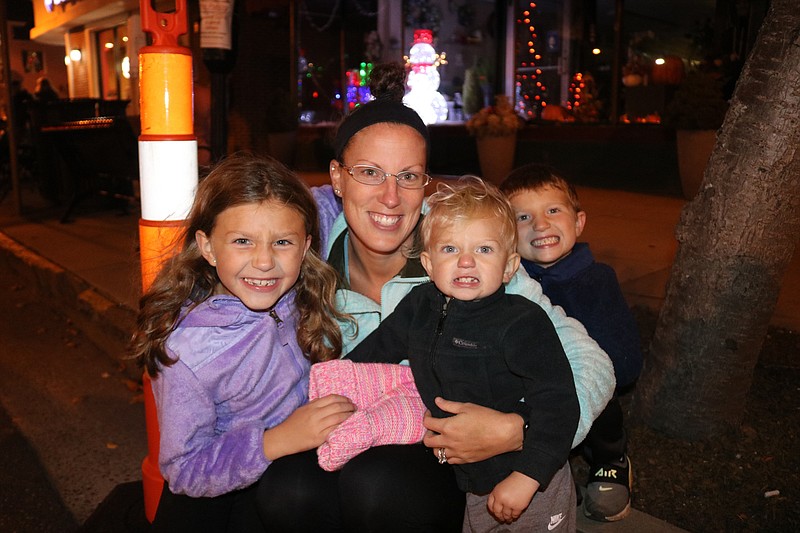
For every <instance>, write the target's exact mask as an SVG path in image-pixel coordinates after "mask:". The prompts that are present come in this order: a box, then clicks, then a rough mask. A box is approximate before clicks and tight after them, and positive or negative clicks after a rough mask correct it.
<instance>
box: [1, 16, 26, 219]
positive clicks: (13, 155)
mask: <svg viewBox="0 0 800 533" xmlns="http://www.w3.org/2000/svg"><path fill="white" fill-rule="evenodd" d="M7 6H8V4H7V3H6V2H0V49H1V50H2V54H3V55H2V57H1V58H0V63H2V67H3V72H2V75H3V79H4V80H5V81H6V82H5V93H6V94H5V100H6V102H8V124H7V130H6V135H8V155H9V165H10V168H11V196H12V197H13V198H14V213H15V214H16V215H18V216H19V215H21V214H22V191H21V189H20V186H19V167H18V165H19V161H18V158H17V153H18V152H17V149H18V144H19V139H17V131H18V129H17V122H18V120H19V117H17V116H16V113H15V112H14V111H15V109H14V91H13V80H12V79H11V63H10V53H9V49H8V48H9V47H8V10H7V9H8V8H7Z"/></svg>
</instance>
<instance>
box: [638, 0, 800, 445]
mask: <svg viewBox="0 0 800 533" xmlns="http://www.w3.org/2000/svg"><path fill="white" fill-rule="evenodd" d="M798 147H800V10H798V9H797V5H796V0H772V2H771V7H770V11H769V13H768V15H767V17H766V19H765V21H764V24H763V26H762V28H761V32H760V34H759V37H758V40H757V43H756V45H755V47H754V49H753V52H752V54H751V55H750V57H749V58H748V60H747V63H746V64H745V67H744V70H743V71H742V74H741V76H740V78H739V83H738V85H737V87H736V91H735V93H734V95H733V98H732V100H731V105H730V108H729V111H728V114H727V116H726V119H725V123H724V124H723V126H722V128H721V129H720V132H719V136H718V138H717V143H716V145H715V147H714V151H713V153H712V155H711V159H710V160H709V162H708V167H707V168H706V171H705V175H704V181H703V184H702V186H701V191H700V193H699V194H698V195H697V196H696V197H695V198H694V200H693V201H692V202H690V203H689V204H687V206H686V207H685V208H684V210H683V212H682V214H681V220H680V222H679V224H678V226H677V229H676V238H677V240H678V243H679V245H678V252H677V255H676V258H675V262H674V264H673V266H672V272H671V275H670V280H669V284H668V287H667V295H666V299H665V301H664V306H663V308H662V309H661V314H660V316H659V319H658V323H657V325H656V331H655V335H654V337H653V340H652V342H651V345H650V354H649V356H648V358H647V360H646V361H645V366H644V370H643V371H642V376H641V378H640V380H639V384H638V386H637V392H636V393H635V398H634V416H635V417H637V418H638V419H640V420H642V421H644V422H645V423H646V424H647V425H649V426H651V427H653V428H654V429H657V430H659V431H662V432H664V433H667V434H669V435H671V436H674V437H678V438H684V439H690V440H694V439H704V438H708V437H713V436H716V435H719V434H720V433H721V432H724V431H726V430H730V429H732V428H736V427H738V425H739V424H740V422H741V418H742V415H743V413H744V407H745V400H746V397H747V393H748V391H749V389H750V384H751V382H752V377H753V369H754V367H755V365H756V363H757V361H758V354H759V351H760V349H761V344H762V342H763V340H764V337H765V336H766V332H767V327H768V325H769V321H770V319H771V317H772V314H773V311H774V309H775V304H776V302H777V299H778V292H779V289H780V285H781V280H782V278H783V274H784V272H785V271H786V268H787V266H788V264H789V261H790V260H791V258H792V254H793V253H794V249H795V246H796V245H797V242H798V235H800V154H798Z"/></svg>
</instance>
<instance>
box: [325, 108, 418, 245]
mask: <svg viewBox="0 0 800 533" xmlns="http://www.w3.org/2000/svg"><path fill="white" fill-rule="evenodd" d="M342 159H343V161H342V163H343V164H344V165H346V166H348V167H352V166H353V165H371V166H374V167H379V168H381V169H383V170H384V171H385V172H389V173H391V174H397V173H398V172H403V171H413V172H425V170H426V164H427V149H426V147H425V140H424V139H423V138H422V136H421V135H420V134H419V133H418V132H417V131H416V130H415V129H414V128H412V127H410V126H405V125H402V124H391V123H378V124H373V125H372V126H369V127H367V128H364V129H363V130H361V131H359V132H358V133H357V134H355V135H354V136H353V138H352V139H351V140H350V143H349V144H348V146H347V148H346V149H345V151H344V154H343V156H342ZM331 182H332V183H333V187H334V189H336V190H338V191H340V192H339V194H340V195H341V197H342V206H343V208H344V216H345V219H346V220H347V225H348V228H349V231H350V238H351V243H352V245H353V246H354V248H355V249H356V250H358V251H360V252H371V253H376V254H383V255H394V254H396V253H401V248H402V246H403V244H405V243H406V242H407V241H409V239H411V238H412V234H413V232H414V228H415V226H416V225H417V221H419V217H420V212H421V209H422V199H423V198H424V195H425V190H424V189H403V188H401V187H399V186H398V185H397V181H396V180H395V178H394V176H389V177H388V178H387V179H386V180H385V181H384V182H383V183H381V184H380V185H365V184H363V183H359V182H357V181H356V180H355V179H353V177H352V176H351V175H350V174H349V173H348V172H347V171H346V170H345V169H343V168H342V166H341V165H340V164H339V163H338V162H336V161H332V162H331Z"/></svg>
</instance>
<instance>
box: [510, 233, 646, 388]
mask: <svg viewBox="0 0 800 533" xmlns="http://www.w3.org/2000/svg"><path fill="white" fill-rule="evenodd" d="M522 265H523V266H524V267H525V270H526V271H527V272H528V274H529V275H530V276H531V277H532V278H533V279H535V280H536V281H538V282H539V283H541V285H542V291H543V292H544V294H545V296H547V297H548V298H550V301H551V302H552V303H553V305H559V306H561V307H562V308H563V309H564V312H565V313H567V315H568V316H571V317H572V318H575V319H577V320H578V321H580V322H581V323H582V324H583V325H584V327H586V331H587V332H588V333H589V336H590V337H592V338H593V339H594V340H595V341H597V344H599V345H600V347H601V348H602V349H603V350H604V351H605V352H606V353H607V354H608V356H609V357H610V358H611V362H612V363H613V364H614V373H615V374H616V378H617V387H625V386H627V385H630V384H632V383H633V382H634V381H636V379H637V378H638V377H639V373H640V372H641V370H642V350H641V339H640V337H639V328H638V327H637V325H636V320H635V319H634V318H633V314H632V313H631V310H630V308H629V307H628V304H627V302H625V297H624V296H623V295H622V289H621V288H620V286H619V281H617V275H616V273H615V272H614V269H613V268H611V267H610V266H608V265H606V264H603V263H598V262H596V261H595V260H594V256H593V255H592V252H591V250H589V245H588V244H586V243H584V242H579V243H576V244H575V247H574V248H573V249H572V252H571V253H570V254H569V255H567V256H566V257H564V258H563V259H561V260H560V261H559V262H558V263H556V264H554V265H552V266H550V267H549V268H545V267H542V266H539V265H537V264H536V263H533V262H531V261H528V260H527V259H523V260H522Z"/></svg>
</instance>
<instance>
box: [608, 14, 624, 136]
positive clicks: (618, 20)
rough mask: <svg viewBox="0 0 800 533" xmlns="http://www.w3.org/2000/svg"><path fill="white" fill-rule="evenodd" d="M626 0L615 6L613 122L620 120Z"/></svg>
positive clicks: (612, 81)
mask: <svg viewBox="0 0 800 533" xmlns="http://www.w3.org/2000/svg"><path fill="white" fill-rule="evenodd" d="M624 4H625V0H616V6H615V8H614V57H613V58H612V60H611V111H610V113H609V114H610V117H609V118H610V119H611V124H616V123H617V121H618V120H619V101H620V94H619V92H620V89H619V85H620V82H621V81H622V53H623V50H622V19H623V16H622V13H623V11H624V10H625V6H624Z"/></svg>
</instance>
